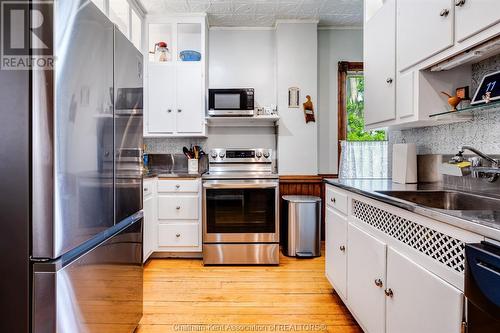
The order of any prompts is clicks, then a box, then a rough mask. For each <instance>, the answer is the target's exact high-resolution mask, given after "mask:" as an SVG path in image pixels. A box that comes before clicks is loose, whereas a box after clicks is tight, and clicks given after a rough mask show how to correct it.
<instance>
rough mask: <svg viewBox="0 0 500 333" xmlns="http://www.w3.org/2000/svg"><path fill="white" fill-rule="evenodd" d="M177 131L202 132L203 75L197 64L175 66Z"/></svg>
mask: <svg viewBox="0 0 500 333" xmlns="http://www.w3.org/2000/svg"><path fill="white" fill-rule="evenodd" d="M176 82H177V110H176V112H177V132H178V133H202V130H203V121H204V117H203V116H204V112H200V110H203V111H204V108H203V105H204V103H203V102H204V94H203V90H202V89H203V77H202V73H201V70H200V65H199V64H193V65H192V66H191V64H185V65H184V66H178V67H177V81H176Z"/></svg>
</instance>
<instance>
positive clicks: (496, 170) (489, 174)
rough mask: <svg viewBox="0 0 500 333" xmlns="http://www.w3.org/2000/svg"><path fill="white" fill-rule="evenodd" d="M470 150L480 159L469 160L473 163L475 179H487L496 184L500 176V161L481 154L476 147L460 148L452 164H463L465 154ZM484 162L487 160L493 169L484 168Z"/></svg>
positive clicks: (472, 170) (472, 168)
mask: <svg viewBox="0 0 500 333" xmlns="http://www.w3.org/2000/svg"><path fill="white" fill-rule="evenodd" d="M466 150H468V151H471V152H473V153H474V154H476V155H477V156H479V157H472V158H470V159H469V161H470V162H471V168H470V169H471V174H472V176H473V177H475V178H487V179H488V181H489V182H490V183H491V182H494V181H495V180H497V178H498V176H499V175H500V161H499V160H497V159H494V158H493V157H491V156H488V155H486V154H485V153H482V152H480V151H479V150H477V149H476V148H474V147H471V146H460V147H458V154H456V155H455V156H454V157H453V158H452V160H451V162H453V163H457V162H463V161H464V157H463V153H464V152H465V151H466ZM482 160H486V161H488V162H489V163H490V164H491V167H483V166H482Z"/></svg>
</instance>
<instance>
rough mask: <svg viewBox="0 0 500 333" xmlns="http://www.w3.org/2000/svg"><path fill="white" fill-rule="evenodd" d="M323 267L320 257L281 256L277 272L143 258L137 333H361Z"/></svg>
mask: <svg viewBox="0 0 500 333" xmlns="http://www.w3.org/2000/svg"><path fill="white" fill-rule="evenodd" d="M324 266H325V260H324V256H322V257H320V258H315V259H294V258H288V257H285V256H281V259H280V266H277V267H274V266H203V262H202V261H201V260H196V259H153V260H150V261H149V262H148V263H147V264H146V265H145V269H144V316H143V318H142V321H141V324H140V326H139V328H138V330H137V333H165V332H173V331H177V332H178V331H184V332H189V331H205V332H209V331H219V332H236V331H245V332H254V331H261V332H263V331H271V330H273V331H275V332H279V331H282V332H285V331H294V332H297V331H308V332H320V331H322V332H335V333H347V332H349V333H354V332H356V333H357V332H362V331H361V329H360V328H359V326H358V325H357V324H356V322H355V320H354V319H353V317H352V316H351V315H350V313H349V311H348V310H347V308H346V307H345V306H344V305H343V303H342V301H341V300H340V299H339V297H338V296H337V294H335V292H334V291H333V290H332V288H331V287H330V285H329V283H328V281H327V280H326V278H325V276H324ZM191 325H193V326H191ZM268 325H269V326H268ZM300 325H308V326H300ZM309 325H311V326H309Z"/></svg>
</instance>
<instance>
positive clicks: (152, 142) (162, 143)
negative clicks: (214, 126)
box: [144, 138, 207, 154]
mask: <svg viewBox="0 0 500 333" xmlns="http://www.w3.org/2000/svg"><path fill="white" fill-rule="evenodd" d="M206 141H207V139H206V138H144V145H145V146H146V148H145V152H146V153H148V154H182V147H187V148H189V147H191V145H193V146H201V147H202V148H203V149H206V148H205V143H206Z"/></svg>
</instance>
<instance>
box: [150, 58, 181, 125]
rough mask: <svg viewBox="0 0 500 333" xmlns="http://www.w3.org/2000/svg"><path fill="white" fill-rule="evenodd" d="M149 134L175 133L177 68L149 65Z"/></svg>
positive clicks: (170, 65) (165, 65) (169, 65)
mask: <svg viewBox="0 0 500 333" xmlns="http://www.w3.org/2000/svg"><path fill="white" fill-rule="evenodd" d="M148 71H149V73H148V75H149V76H148V105H149V110H148V132H149V133H173V132H174V131H175V127H176V126H175V111H176V110H175V105H176V101H175V66H174V65H173V64H152V63H150V64H149V68H148Z"/></svg>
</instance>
